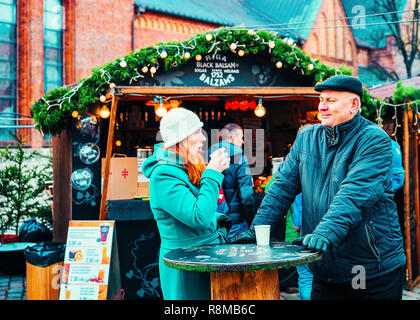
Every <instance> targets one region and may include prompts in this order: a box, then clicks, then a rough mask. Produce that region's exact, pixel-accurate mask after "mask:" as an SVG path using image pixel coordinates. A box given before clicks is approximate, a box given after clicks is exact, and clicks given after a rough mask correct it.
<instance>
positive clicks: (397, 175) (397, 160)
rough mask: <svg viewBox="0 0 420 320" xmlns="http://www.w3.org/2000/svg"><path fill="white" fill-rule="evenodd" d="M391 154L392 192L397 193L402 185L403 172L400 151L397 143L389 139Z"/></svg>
mask: <svg viewBox="0 0 420 320" xmlns="http://www.w3.org/2000/svg"><path fill="white" fill-rule="evenodd" d="M391 143H392V154H393V156H394V157H393V169H392V190H393V191H394V192H396V191H398V190H399V189H401V188H402V186H403V185H404V177H405V171H404V168H403V165H402V156H401V149H400V146H399V145H398V143H397V142H396V141H395V140H394V139H391Z"/></svg>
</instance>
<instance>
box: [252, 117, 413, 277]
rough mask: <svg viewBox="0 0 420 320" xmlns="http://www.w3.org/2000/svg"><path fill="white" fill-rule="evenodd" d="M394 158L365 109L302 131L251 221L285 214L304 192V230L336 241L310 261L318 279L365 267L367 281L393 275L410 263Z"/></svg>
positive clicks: (388, 141)
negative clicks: (329, 124)
mask: <svg viewBox="0 0 420 320" xmlns="http://www.w3.org/2000/svg"><path fill="white" fill-rule="evenodd" d="M392 157H393V156H392V150H391V139H390V138H389V137H388V135H387V134H386V133H385V131H383V130H382V129H381V128H380V127H379V126H377V125H376V124H374V123H372V122H370V121H368V120H366V119H365V118H363V117H362V116H361V115H360V113H357V115H356V116H355V117H354V118H353V119H352V120H349V121H347V122H344V123H342V124H339V125H337V126H335V127H334V128H331V127H323V126H321V125H312V126H309V127H307V128H304V129H302V130H301V131H300V132H299V133H298V135H297V137H296V141H295V142H294V144H293V146H292V148H291V150H290V152H289V154H288V156H287V157H286V160H285V163H284V165H283V166H282V167H281V169H280V170H279V172H278V175H277V178H276V179H275V180H274V182H273V183H272V185H271V187H270V189H269V190H268V192H267V194H266V195H265V197H264V200H263V201H262V204H261V206H260V208H259V210H258V213H257V216H256V217H255V219H254V221H253V225H255V224H266V223H268V224H273V223H275V221H276V220H277V219H281V217H283V215H284V213H285V212H286V211H287V209H288V208H289V207H290V203H291V202H292V201H293V199H294V197H295V196H296V195H297V194H298V193H299V192H302V199H303V210H302V235H305V234H308V233H318V234H321V235H323V236H325V237H326V238H328V239H329V240H330V241H331V244H332V246H331V247H330V248H329V249H328V250H327V252H326V253H325V254H323V257H322V259H320V260H319V261H317V262H314V263H310V264H309V268H310V270H311V272H312V273H313V274H314V275H315V276H317V277H319V278H320V279H322V280H324V281H327V282H331V283H334V282H337V283H338V282H345V281H350V280H351V279H353V277H354V276H355V275H356V274H355V272H356V270H357V269H353V267H355V266H358V267H359V266H360V265H362V266H363V267H364V268H365V271H366V273H365V274H366V279H369V278H375V277H378V276H381V275H384V274H386V273H388V272H391V271H393V270H395V269H396V268H398V267H400V266H402V265H404V264H405V262H406V260H405V254H404V247H403V239H402V236H401V229H400V225H399V222H398V216H397V209H396V205H395V203H394V201H393V200H392V199H393V192H392V180H391V174H392V164H393V160H392ZM358 267H357V268H358ZM352 271H353V272H352Z"/></svg>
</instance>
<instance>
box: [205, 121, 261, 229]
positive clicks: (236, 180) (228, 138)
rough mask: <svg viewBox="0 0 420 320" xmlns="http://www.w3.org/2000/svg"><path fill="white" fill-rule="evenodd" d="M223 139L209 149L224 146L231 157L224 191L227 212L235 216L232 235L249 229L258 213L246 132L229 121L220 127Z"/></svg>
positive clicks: (210, 150) (226, 171) (232, 216)
mask: <svg viewBox="0 0 420 320" xmlns="http://www.w3.org/2000/svg"><path fill="white" fill-rule="evenodd" d="M219 135H220V138H221V141H220V142H219V143H216V144H214V145H212V146H211V147H210V149H209V153H211V152H214V151H216V150H218V149H220V148H224V149H225V150H226V151H227V152H228V154H229V157H230V165H229V168H228V169H226V170H225V171H223V175H224V176H225V178H224V180H223V186H222V189H223V193H224V196H225V199H226V203H227V207H228V211H227V215H228V217H229V218H230V219H231V220H232V228H231V229H230V232H229V235H228V236H233V235H235V234H236V233H238V232H241V231H243V230H247V229H248V224H250V223H251V222H252V219H253V217H254V214H255V201H254V197H253V194H254V188H253V183H252V178H251V174H250V169H249V165H248V163H247V161H246V158H245V155H244V152H243V150H242V145H243V143H244V140H243V138H244V132H243V129H242V127H241V126H239V125H237V124H235V123H228V124H226V125H225V126H224V127H223V129H222V130H221V131H220V134H219Z"/></svg>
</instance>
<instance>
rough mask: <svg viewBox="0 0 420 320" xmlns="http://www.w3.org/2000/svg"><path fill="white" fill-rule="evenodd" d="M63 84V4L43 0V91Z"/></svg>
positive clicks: (51, 0)
mask: <svg viewBox="0 0 420 320" xmlns="http://www.w3.org/2000/svg"><path fill="white" fill-rule="evenodd" d="M62 85H63V6H62V5H61V1H60V0H44V91H45V92H48V91H50V90H52V89H54V88H57V87H61V86H62Z"/></svg>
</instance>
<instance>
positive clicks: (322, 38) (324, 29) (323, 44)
mask: <svg viewBox="0 0 420 320" xmlns="http://www.w3.org/2000/svg"><path fill="white" fill-rule="evenodd" d="M320 20H321V29H320V39H319V43H320V46H321V48H320V54H321V56H324V57H325V56H327V22H326V20H327V16H326V15H325V14H324V13H321V16H320Z"/></svg>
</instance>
